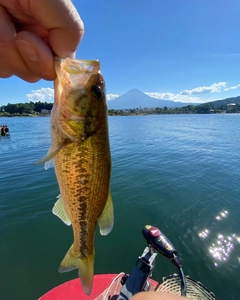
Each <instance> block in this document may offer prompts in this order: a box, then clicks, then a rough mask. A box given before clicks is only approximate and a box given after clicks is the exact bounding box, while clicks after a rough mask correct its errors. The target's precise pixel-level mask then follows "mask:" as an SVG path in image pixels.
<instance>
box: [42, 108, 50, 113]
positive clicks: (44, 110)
mask: <svg viewBox="0 0 240 300" xmlns="http://www.w3.org/2000/svg"><path fill="white" fill-rule="evenodd" d="M50 113H51V110H48V109H45V108H42V109H41V114H50Z"/></svg>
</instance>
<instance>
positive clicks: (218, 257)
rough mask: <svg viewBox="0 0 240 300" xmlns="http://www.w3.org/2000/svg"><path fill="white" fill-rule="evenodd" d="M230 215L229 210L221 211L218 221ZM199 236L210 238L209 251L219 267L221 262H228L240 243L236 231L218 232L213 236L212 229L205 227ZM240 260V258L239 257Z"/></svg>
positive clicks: (217, 217)
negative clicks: (228, 232)
mask: <svg viewBox="0 0 240 300" xmlns="http://www.w3.org/2000/svg"><path fill="white" fill-rule="evenodd" d="M228 216H229V212H228V211H227V210H224V211H221V212H220V213H219V214H218V215H217V216H216V217H215V218H216V220H218V221H221V220H223V219H224V218H227V217H228ZM198 235H199V237H200V238H202V239H207V238H210V246H209V248H208V251H209V253H210V255H211V257H212V258H213V263H214V265H215V267H218V266H219V265H220V264H222V263H224V262H227V260H228V259H229V258H230V254H231V253H232V252H233V250H234V248H235V245H236V244H238V243H240V237H239V236H238V235H237V234H236V233H230V234H223V233H218V234H217V236H212V237H211V230H210V229H204V230H203V231H201V232H199V234H198ZM237 260H238V262H240V260H239V258H237Z"/></svg>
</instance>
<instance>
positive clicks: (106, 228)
mask: <svg viewBox="0 0 240 300" xmlns="http://www.w3.org/2000/svg"><path fill="white" fill-rule="evenodd" d="M113 223H114V215H113V203H112V196H111V192H110V190H109V193H108V198H107V202H106V205H105V207H104V210H103V212H102V214H101V216H100V217H99V218H98V225H99V228H100V233H101V235H107V234H109V233H110V232H111V230H112V228H113Z"/></svg>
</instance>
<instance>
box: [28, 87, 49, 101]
mask: <svg viewBox="0 0 240 300" xmlns="http://www.w3.org/2000/svg"><path fill="white" fill-rule="evenodd" d="M26 97H27V98H28V100H29V101H32V102H37V101H41V102H45V101H49V100H50V101H53V98H54V89H51V88H41V89H39V90H33V91H32V93H31V94H27V95H26Z"/></svg>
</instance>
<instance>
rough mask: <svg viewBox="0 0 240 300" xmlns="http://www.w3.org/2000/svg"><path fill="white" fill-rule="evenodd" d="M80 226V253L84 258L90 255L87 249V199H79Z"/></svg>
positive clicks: (81, 197)
mask: <svg viewBox="0 0 240 300" xmlns="http://www.w3.org/2000/svg"><path fill="white" fill-rule="evenodd" d="M78 210H79V226H80V249H79V251H80V253H81V255H82V256H83V257H86V256H87V254H88V249H87V197H85V196H80V197H79V208H78Z"/></svg>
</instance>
